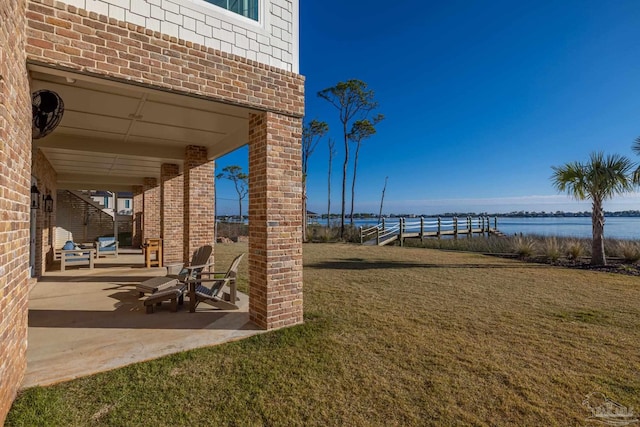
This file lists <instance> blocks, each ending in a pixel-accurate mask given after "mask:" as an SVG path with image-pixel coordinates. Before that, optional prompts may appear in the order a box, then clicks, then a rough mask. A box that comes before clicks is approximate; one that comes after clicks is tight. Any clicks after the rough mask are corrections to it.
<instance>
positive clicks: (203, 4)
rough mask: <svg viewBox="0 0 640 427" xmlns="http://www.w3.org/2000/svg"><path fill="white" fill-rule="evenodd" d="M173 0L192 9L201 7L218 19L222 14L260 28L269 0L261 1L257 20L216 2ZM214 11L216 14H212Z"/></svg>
mask: <svg viewBox="0 0 640 427" xmlns="http://www.w3.org/2000/svg"><path fill="white" fill-rule="evenodd" d="M172 1H174V2H175V3H177V4H179V5H182V6H184V7H188V8H190V9H191V8H194V7H196V8H199V9H200V12H201V13H204V14H205V15H209V16H213V17H215V18H218V19H220V18H221V16H220V15H222V16H223V17H224V18H230V19H232V20H236V21H238V22H237V23H238V24H250V25H251V26H254V27H256V26H257V27H260V28H264V25H263V24H264V16H265V10H264V4H265V3H266V1H267V0H260V1H259V4H258V20H257V21H256V20H255V19H251V18H247V17H246V16H244V15H240V14H239V13H236V12H233V11H230V10H228V9H225V8H224V7H220V6H216V5H215V4H211V3H209V2H206V1H205V0H172ZM212 12H213V14H214V15H211V13H212ZM215 15H218V16H215ZM232 24H233V22H232Z"/></svg>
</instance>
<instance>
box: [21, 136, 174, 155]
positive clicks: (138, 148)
mask: <svg viewBox="0 0 640 427" xmlns="http://www.w3.org/2000/svg"><path fill="white" fill-rule="evenodd" d="M33 144H34V146H35V147H36V148H56V149H61V150H70V151H78V152H85V153H101V154H116V155H120V156H134V157H145V158H153V159H161V160H162V161H169V162H182V161H184V153H185V151H184V150H185V149H184V146H183V145H180V146H178V145H175V146H170V145H160V144H147V143H144V144H143V143H138V142H124V141H114V140H111V139H99V138H87V137H81V136H71V135H61V134H58V135H56V134H55V133H54V134H52V135H49V136H48V137H47V138H43V139H36V140H34V141H33Z"/></svg>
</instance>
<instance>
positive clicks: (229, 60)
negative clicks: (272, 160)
mask: <svg viewBox="0 0 640 427" xmlns="http://www.w3.org/2000/svg"><path fill="white" fill-rule="evenodd" d="M28 8H29V10H28V12H27V15H28V22H27V34H28V38H27V55H28V59H29V61H31V62H35V63H47V64H55V65H57V66H62V67H65V68H67V69H72V70H78V71H83V72H86V73H90V74H95V75H102V76H105V75H108V76H109V77H110V78H114V79H118V80H122V81H135V82H138V83H142V84H147V85H152V86H156V87H162V88H167V89H172V90H177V91H180V92H185V93H193V94H197V95H199V96H206V97H207V98H210V99H213V100H220V101H223V102H227V103H233V104H238V105H243V106H249V107H255V108H257V109H259V110H269V111H277V112H280V113H284V114H287V115H292V116H296V117H301V116H303V115H304V79H303V78H302V76H300V75H298V74H295V73H292V72H288V71H283V70H282V69H280V68H277V67H273V66H269V65H265V64H262V63H260V62H258V61H253V60H249V59H245V58H242V57H240V56H237V55H233V54H229V53H226V52H222V51H220V50H216V49H213V48H210V47H206V46H204V45H202V44H198V43H193V42H190V41H185V40H183V39H178V38H177V37H175V36H170V35H168V34H162V33H160V32H158V31H154V30H152V29H149V28H144V27H142V26H136V25H134V24H131V23H127V22H125V21H121V20H118V19H115V18H109V17H107V16H106V15H99V14H97V13H95V12H88V11H86V10H84V9H78V8H77V7H75V6H70V5H67V4H65V3H62V2H57V1H56V2H55V3H54V2H53V0H30V1H29V2H28Z"/></svg>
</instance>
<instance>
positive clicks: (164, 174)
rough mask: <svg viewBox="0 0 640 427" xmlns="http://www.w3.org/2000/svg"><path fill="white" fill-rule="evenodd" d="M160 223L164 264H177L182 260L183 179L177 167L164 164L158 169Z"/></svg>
mask: <svg viewBox="0 0 640 427" xmlns="http://www.w3.org/2000/svg"><path fill="white" fill-rule="evenodd" d="M160 188H161V191H162V199H161V203H160V218H161V219H160V223H161V236H162V242H163V247H162V257H163V259H164V260H163V262H164V263H167V264H168V263H179V262H182V258H183V242H182V239H183V232H182V229H183V225H182V223H183V212H184V206H183V205H184V201H183V194H182V193H183V188H184V177H183V176H182V175H181V174H180V168H179V167H178V165H173V164H168V163H165V164H163V165H162V166H161V167H160Z"/></svg>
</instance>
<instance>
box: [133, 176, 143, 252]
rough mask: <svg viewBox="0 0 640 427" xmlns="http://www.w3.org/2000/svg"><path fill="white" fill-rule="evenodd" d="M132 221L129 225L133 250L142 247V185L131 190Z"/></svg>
mask: <svg viewBox="0 0 640 427" xmlns="http://www.w3.org/2000/svg"><path fill="white" fill-rule="evenodd" d="M132 190H133V221H132V224H131V228H132V229H131V245H132V246H133V247H134V248H139V247H140V246H142V212H143V206H144V190H143V187H142V185H134V186H133V188H132Z"/></svg>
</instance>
